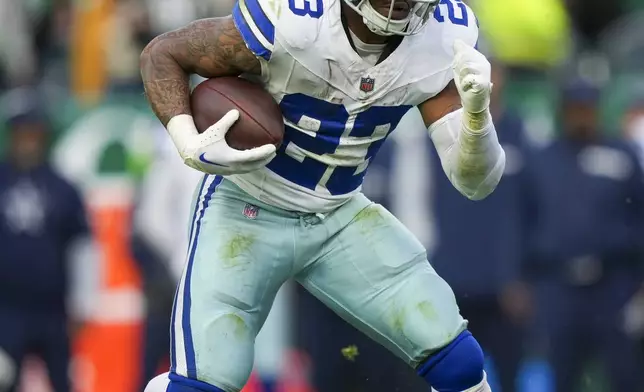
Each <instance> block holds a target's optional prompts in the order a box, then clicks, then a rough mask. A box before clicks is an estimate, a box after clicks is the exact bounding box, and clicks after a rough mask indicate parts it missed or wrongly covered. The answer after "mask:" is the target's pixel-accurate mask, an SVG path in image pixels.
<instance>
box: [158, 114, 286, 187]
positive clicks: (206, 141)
mask: <svg viewBox="0 0 644 392" xmlns="http://www.w3.org/2000/svg"><path fill="white" fill-rule="evenodd" d="M238 119H239V112H238V111H237V110H231V111H229V112H228V113H226V115H225V116H224V117H222V118H221V120H219V121H217V122H216V123H215V124H213V125H212V126H211V127H210V128H208V129H206V130H205V131H204V132H203V133H202V134H199V132H198V131H197V127H196V126H195V123H194V121H193V119H192V116H190V115H187V114H180V115H178V116H176V117H173V118H172V119H171V120H170V122H168V126H167V128H168V133H169V134H170V137H171V138H172V141H173V142H174V145H175V146H176V147H177V150H178V151H179V154H180V155H181V158H183V162H185V164H186V165H188V166H190V167H192V168H194V169H197V170H199V171H202V172H204V173H208V174H215V175H223V176H225V175H230V174H243V173H248V172H251V171H255V170H258V169H261V168H262V167H264V166H266V164H268V163H269V162H270V161H271V160H272V159H273V158H274V157H275V146H274V145H272V144H266V145H263V146H260V147H256V148H252V149H250V150H236V149H234V148H232V147H230V146H229V145H228V143H227V142H226V133H227V132H228V131H229V130H230V128H231V127H232V126H233V124H235V122H236V121H237V120H238Z"/></svg>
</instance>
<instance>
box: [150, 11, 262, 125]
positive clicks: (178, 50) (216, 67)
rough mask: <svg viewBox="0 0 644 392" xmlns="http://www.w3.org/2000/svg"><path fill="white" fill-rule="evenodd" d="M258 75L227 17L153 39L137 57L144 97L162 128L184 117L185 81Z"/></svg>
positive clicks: (186, 102)
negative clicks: (197, 77)
mask: <svg viewBox="0 0 644 392" xmlns="http://www.w3.org/2000/svg"><path fill="white" fill-rule="evenodd" d="M242 73H254V74H259V73H261V66H260V62H259V60H258V59H257V57H255V55H254V54H253V53H252V52H251V51H250V50H248V48H247V47H246V44H245V43H244V40H243V39H242V37H241V35H240V34H239V31H238V30H237V27H236V26H235V24H234V22H233V19H232V17H230V16H228V17H223V18H211V19H202V20H198V21H195V22H192V23H190V24H189V25H187V26H185V27H183V28H180V29H178V30H175V31H172V32H169V33H166V34H162V35H160V36H158V37H156V38H155V39H154V40H152V42H150V44H148V46H147V47H146V48H145V50H144V51H143V53H142V54H141V76H142V78H143V85H144V87H145V92H146V95H147V98H148V101H149V102H150V105H151V106H152V110H154V113H155V114H156V115H157V117H158V118H159V120H161V122H162V123H163V125H166V126H167V124H168V122H169V121H170V120H171V119H172V118H173V117H175V116H178V115H180V114H187V115H190V114H191V112H190V88H189V84H188V76H189V75H190V74H198V75H200V76H203V77H205V78H213V77H217V76H233V75H239V74H242Z"/></svg>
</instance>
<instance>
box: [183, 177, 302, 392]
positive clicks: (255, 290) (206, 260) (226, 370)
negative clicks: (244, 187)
mask: <svg viewBox="0 0 644 392" xmlns="http://www.w3.org/2000/svg"><path fill="white" fill-rule="evenodd" d="M220 181H221V180H220V179H218V178H216V179H215V178H214V177H206V180H205V182H204V183H203V184H202V185H201V190H200V192H199V194H200V196H199V197H198V198H197V202H196V203H195V206H194V207H195V208H194V221H193V223H192V224H191V229H190V232H191V235H190V242H189V249H188V252H187V263H186V267H185V270H184V273H183V276H182V278H181V281H180V283H179V287H178V289H177V295H176V298H175V304H174V311H173V316H172V324H173V325H172V329H171V338H172V352H171V354H172V356H171V357H172V371H173V373H176V374H178V375H180V376H184V377H188V378H190V379H197V380H200V381H203V382H207V383H210V384H213V385H217V386H218V387H220V388H224V389H226V388H228V389H226V390H238V389H241V387H242V386H243V384H244V383H245V382H246V379H247V377H248V375H249V374H250V371H251V368H252V365H253V354H254V352H253V343H254V340H255V336H256V335H257V333H258V331H259V329H260V328H261V326H262V323H263V322H264V320H265V318H266V315H267V314H268V311H269V310H270V306H271V304H272V302H273V299H274V297H275V294H276V293H277V290H278V289H279V287H280V286H281V285H282V283H283V282H284V281H285V280H286V278H287V276H288V274H289V273H290V264H289V261H288V260H287V258H286V256H285V255H284V254H282V253H281V250H282V249H292V245H291V246H290V247H288V246H284V243H285V242H288V240H289V239H291V238H292V236H291V234H292V233H290V232H289V231H288V230H287V229H286V227H285V226H284V224H283V222H281V221H279V219H277V218H275V219H274V217H272V216H271V214H270V213H269V212H268V211H263V212H264V213H263V214H260V215H259V216H257V217H256V219H254V220H251V219H248V218H246V217H245V216H244V215H243V213H242V211H243V209H244V205H245V202H244V201H242V200H239V199H237V198H236V197H237V196H238V195H236V194H234V192H232V191H231V188H230V187H227V186H226V182H225V181H224V182H223V183H222V184H221V185H219V182H220Z"/></svg>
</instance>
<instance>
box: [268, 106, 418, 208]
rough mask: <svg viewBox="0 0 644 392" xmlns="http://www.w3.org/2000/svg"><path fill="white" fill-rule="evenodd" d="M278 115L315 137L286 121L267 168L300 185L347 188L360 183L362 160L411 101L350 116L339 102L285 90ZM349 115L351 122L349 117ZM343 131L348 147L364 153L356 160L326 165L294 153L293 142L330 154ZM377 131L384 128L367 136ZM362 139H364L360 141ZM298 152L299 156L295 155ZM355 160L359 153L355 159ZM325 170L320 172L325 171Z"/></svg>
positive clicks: (336, 189) (339, 191) (373, 152)
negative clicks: (378, 135)
mask: <svg viewBox="0 0 644 392" xmlns="http://www.w3.org/2000/svg"><path fill="white" fill-rule="evenodd" d="M280 107H281V109H282V113H283V114H284V118H285V119H287V120H288V121H290V122H291V123H293V124H299V126H300V127H301V128H303V129H307V130H310V131H311V132H312V133H313V132H314V133H315V136H312V135H309V134H306V133H304V132H302V131H300V130H297V129H295V128H292V127H290V126H286V129H285V133H284V142H283V143H282V147H280V150H279V151H278V153H277V156H276V157H275V158H274V159H273V160H272V161H271V162H270V163H269V164H268V166H267V167H268V168H269V169H270V170H272V171H273V172H275V173H276V174H278V175H279V176H281V177H283V178H285V179H287V180H289V181H291V182H293V183H295V184H297V185H300V186H303V187H305V188H308V189H311V190H315V188H316V186H317V185H318V184H320V183H321V181H322V180H323V179H325V180H326V181H325V184H322V185H324V186H325V187H326V189H327V190H328V191H329V192H330V193H331V194H332V195H342V194H346V193H349V192H351V191H353V190H355V189H356V188H358V187H359V186H360V184H362V179H363V178H364V175H365V173H366V170H364V168H362V167H361V166H362V164H368V161H369V159H371V158H373V157H374V156H375V155H376V153H377V152H378V149H380V146H381V145H382V143H383V142H384V141H385V138H386V136H387V134H388V133H389V132H391V131H392V130H393V129H394V128H396V126H398V123H399V122H400V119H401V118H402V117H403V116H404V115H405V113H407V111H409V109H410V108H411V106H375V107H371V108H369V109H368V110H366V111H364V112H362V113H359V114H358V115H357V116H350V115H349V113H348V112H347V110H346V108H345V107H344V106H343V105H339V104H333V103H329V102H326V101H323V100H319V99H316V98H313V97H309V96H308V95H304V94H292V95H287V96H285V97H284V99H282V102H281V103H280ZM349 120H353V121H349ZM345 131H346V132H348V136H349V138H350V140H351V141H352V145H353V146H354V147H352V148H353V149H352V152H354V153H358V151H359V149H362V151H360V152H359V153H358V156H364V160H363V161H362V164H361V165H356V166H334V167H329V166H328V165H326V164H324V163H322V162H320V161H318V160H316V159H313V158H310V157H307V156H305V155H303V154H301V153H299V151H298V149H294V148H293V146H291V148H289V149H288V150H287V147H288V146H289V144H294V145H295V146H297V147H299V149H301V150H304V151H307V152H310V153H313V154H316V155H324V154H334V153H335V152H336V150H337V148H338V146H339V145H340V137H341V136H342V135H343V134H345ZM377 131H381V132H386V133H385V134H384V135H382V136H383V137H382V138H380V139H378V140H376V141H373V142H371V138H370V137H371V136H372V135H374V134H375V133H376V132H377ZM360 138H364V140H362V141H361V140H360ZM298 153H299V154H300V155H298ZM358 159H359V158H358ZM325 174H326V175H325Z"/></svg>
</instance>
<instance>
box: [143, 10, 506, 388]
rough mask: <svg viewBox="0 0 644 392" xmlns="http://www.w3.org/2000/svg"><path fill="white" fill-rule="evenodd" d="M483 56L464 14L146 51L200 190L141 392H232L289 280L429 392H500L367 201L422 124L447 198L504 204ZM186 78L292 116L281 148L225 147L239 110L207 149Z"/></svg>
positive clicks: (215, 24)
mask: <svg viewBox="0 0 644 392" xmlns="http://www.w3.org/2000/svg"><path fill="white" fill-rule="evenodd" d="M477 40H478V26H477V21H476V18H475V16H474V14H473V13H472V11H471V10H470V9H469V8H468V7H467V6H466V5H465V4H464V3H463V2H461V1H460V0H240V1H239V2H238V3H237V4H236V5H235V7H234V9H233V12H232V15H231V16H228V17H224V18H215V19H204V20H198V21H195V22H193V23H191V24H189V25H188V26H186V27H184V28H181V29H178V30H176V31H173V32H170V33H167V34H163V35H161V36H159V37H157V38H156V39H154V40H153V41H152V42H151V43H150V44H149V45H148V46H147V47H146V49H145V50H144V52H143V54H142V58H141V71H142V76H143V81H144V84H145V90H146V93H147V97H148V99H149V101H150V104H151V106H152V109H153V110H154V112H155V113H156V115H157V116H158V118H159V119H160V120H161V122H162V123H163V124H164V125H165V126H166V128H167V130H168V133H169V134H170V137H171V138H172V140H173V141H174V143H175V145H176V147H177V149H178V151H179V154H181V156H182V157H183V159H184V162H185V163H186V164H187V165H189V166H191V167H193V168H195V169H197V170H200V171H203V172H205V173H207V174H206V175H205V176H204V178H203V180H202V182H201V184H200V186H199V188H198V190H197V194H196V197H195V201H194V217H193V221H192V223H191V227H190V230H189V235H190V246H189V249H188V255H187V264H186V267H185V271H184V274H183V277H182V279H181V282H180V284H179V287H178V289H177V295H176V298H175V306H174V311H173V315H172V323H173V327H172V330H171V337H172V345H171V354H172V361H171V362H172V364H171V369H170V372H169V373H166V374H163V375H161V376H158V377H157V378H155V379H153V380H152V381H151V382H150V383H149V384H148V387H147V389H146V391H147V392H161V391H171V392H180V391H181V392H187V391H191V392H194V391H205V392H213V391H216V392H221V391H226V392H230V391H240V390H241V389H242V387H243V386H244V384H245V382H246V380H247V378H248V376H249V374H250V372H251V368H252V366H253V344H254V340H255V336H256V335H257V333H258V331H259V329H260V328H261V326H262V323H263V322H264V320H265V318H266V316H267V314H268V312H269V309H270V307H271V303H272V301H273V299H274V297H275V294H276V292H277V290H278V289H279V287H280V286H281V285H282V284H283V283H284V282H285V281H286V280H287V279H291V278H293V279H295V280H297V281H298V282H299V283H300V284H302V285H303V286H304V287H305V288H306V289H307V290H309V291H310V292H311V293H313V294H314V295H315V296H316V297H317V298H319V299H320V300H321V301H322V302H323V303H325V304H326V305H327V306H329V307H331V308H332V309H333V310H334V311H335V312H337V313H338V314H339V315H341V316H342V317H344V318H345V319H346V320H347V321H348V322H349V323H351V324H352V325H354V326H355V327H356V328H358V329H359V330H361V331H363V332H364V333H365V334H367V335H368V336H370V337H371V338H373V339H375V340H376V341H377V342H379V343H380V344H382V345H384V346H385V347H387V348H388V349H389V350H391V351H392V352H393V353H394V354H396V355H397V356H399V357H400V358H401V359H403V360H404V361H406V362H407V363H408V364H409V366H412V367H413V368H414V369H416V371H417V373H418V374H419V376H420V377H422V378H423V379H425V380H426V381H427V384H429V385H430V386H431V387H432V388H433V389H434V390H436V391H439V392H454V391H459V392H460V391H468V392H481V391H489V390H490V387H489V385H488V383H487V381H486V375H485V372H484V371H483V353H482V352H481V348H480V347H479V344H478V343H477V342H476V340H475V339H474V337H473V336H472V335H471V334H470V333H469V332H468V331H467V322H466V320H464V319H463V318H462V317H461V315H460V314H459V311H458V307H457V305H456V301H455V299H454V295H453V293H452V291H451V289H450V288H449V286H448V285H447V283H445V281H444V280H443V279H441V278H440V277H439V276H438V275H437V274H436V273H435V271H434V270H433V269H432V267H431V266H430V264H429V263H428V262H427V259H426V252H425V249H424V248H423V247H422V245H421V244H420V243H419V241H418V240H417V239H416V238H414V236H413V235H412V234H411V233H410V232H409V231H408V230H407V229H406V228H405V227H404V226H403V225H402V224H401V223H400V222H399V221H398V220H396V219H395V218H394V217H393V216H392V215H391V214H390V213H389V212H388V211H386V210H385V209H384V208H383V207H381V206H379V205H377V204H374V203H372V202H371V201H369V200H368V199H367V198H366V197H365V196H364V195H363V194H361V193H360V186H361V183H362V180H363V177H364V175H365V172H366V170H367V167H368V166H369V162H370V160H371V159H372V158H373V157H374V155H375V154H376V153H377V151H378V149H379V147H380V146H381V145H382V143H383V142H384V140H385V139H386V137H387V135H388V134H389V133H390V132H391V131H392V130H393V129H394V128H396V126H397V125H398V123H399V121H400V119H401V118H402V117H403V115H405V113H407V112H408V111H409V110H410V109H412V108H414V107H417V108H418V110H420V112H421V114H422V117H423V119H424V121H425V123H426V125H427V128H428V130H429V135H430V137H431V138H432V140H433V142H434V145H435V147H436V149H437V151H438V153H439V155H440V158H441V163H442V166H443V169H444V171H445V173H446V175H447V176H448V178H449V179H450V181H451V182H452V184H453V185H454V186H455V187H456V188H457V189H458V190H459V191H460V192H461V193H463V194H464V195H465V196H466V197H468V198H470V199H473V200H477V199H481V198H484V197H485V196H487V195H488V194H490V193H491V192H492V191H493V190H494V188H495V187H496V185H497V183H498V182H499V180H500V177H501V174H502V172H503V169H504V166H505V154H504V152H503V149H502V148H501V146H500V145H499V143H498V140H497V135H496V132H495V129H494V125H493V122H492V118H491V116H490V112H489V109H488V106H489V101H490V90H491V88H492V85H491V82H490V64H489V62H488V61H487V60H486V58H485V57H484V56H483V55H482V54H481V53H479V52H478V51H477V50H476V49H475V46H476V43H477ZM192 73H197V74H199V75H201V76H203V77H206V78H216V77H221V76H227V75H228V76H230V75H241V76H242V77H245V78H248V79H251V80H254V81H256V82H258V83H261V84H262V85H263V87H264V88H266V90H268V91H269V92H270V93H271V94H272V95H273V97H274V98H275V100H276V101H277V102H278V103H279V105H280V107H281V109H282V112H283V115H284V123H285V129H286V131H285V136H284V142H283V144H282V146H281V147H280V148H279V149H277V150H276V148H275V146H273V145H265V146H260V147H257V148H254V149H250V150H245V151H238V150H235V149H232V148H231V147H230V146H228V145H227V143H226V140H225V138H224V136H225V134H226V132H227V131H228V129H229V128H230V127H231V126H232V125H233V124H234V123H235V121H236V120H237V119H238V117H239V113H238V112H237V111H236V110H232V111H230V112H229V113H228V114H227V115H225V116H224V117H223V118H222V119H221V120H220V121H218V122H217V123H216V124H213V125H212V126H211V127H210V128H209V129H208V130H206V131H205V132H204V133H202V134H199V133H198V131H197V129H196V128H195V125H194V122H193V119H192V117H191V111H190V104H189V95H190V88H189V84H188V75H189V74H192ZM401 191H403V192H404V190H401ZM464 273H467V272H466V271H464ZM323 392H327V391H323Z"/></svg>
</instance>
